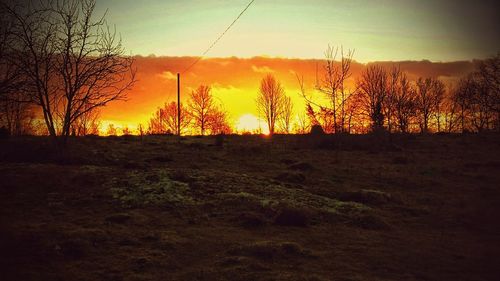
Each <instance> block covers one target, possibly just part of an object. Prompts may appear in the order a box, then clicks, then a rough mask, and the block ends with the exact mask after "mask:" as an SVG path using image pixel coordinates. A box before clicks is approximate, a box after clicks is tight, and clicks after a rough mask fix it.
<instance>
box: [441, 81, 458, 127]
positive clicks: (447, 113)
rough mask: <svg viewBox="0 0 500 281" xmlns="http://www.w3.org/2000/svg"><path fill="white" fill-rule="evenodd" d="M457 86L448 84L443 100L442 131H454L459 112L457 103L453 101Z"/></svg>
mask: <svg viewBox="0 0 500 281" xmlns="http://www.w3.org/2000/svg"><path fill="white" fill-rule="evenodd" d="M457 91H458V88H457V87H456V86H452V85H449V86H448V91H447V95H446V97H445V98H444V100H443V113H442V116H443V122H444V124H443V125H444V131H445V132H447V133H452V132H456V131H457V128H458V125H459V120H460V114H459V108H460V106H459V104H458V103H457V102H456V101H455V99H454V97H455V96H456V95H457Z"/></svg>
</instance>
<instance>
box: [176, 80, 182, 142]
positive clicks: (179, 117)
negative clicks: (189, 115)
mask: <svg viewBox="0 0 500 281" xmlns="http://www.w3.org/2000/svg"><path fill="white" fill-rule="evenodd" d="M177 135H178V136H180V135H181V75H180V74H179V73H177Z"/></svg>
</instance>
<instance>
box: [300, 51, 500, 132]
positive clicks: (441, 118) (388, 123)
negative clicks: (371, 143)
mask: <svg viewBox="0 0 500 281" xmlns="http://www.w3.org/2000/svg"><path fill="white" fill-rule="evenodd" d="M338 54H339V49H338V48H335V49H334V48H332V47H330V46H329V47H328V49H327V51H326V59H325V63H324V66H323V71H322V72H323V73H322V74H323V77H324V78H323V79H317V82H316V89H315V90H316V91H317V92H319V93H321V94H323V95H324V97H326V100H327V101H328V103H320V102H318V101H316V99H314V98H313V96H314V95H313V94H310V93H308V92H307V91H306V89H305V87H304V80H303V78H300V77H298V80H299V86H300V89H301V95H302V97H303V98H304V100H305V101H306V112H307V114H308V117H309V120H310V122H311V124H312V125H321V126H322V127H323V129H324V130H325V132H327V133H368V132H378V131H387V132H390V133H395V132H400V133H410V132H420V133H428V132H448V133H451V132H483V131H497V132H498V131H499V130H500V124H499V122H500V111H499V107H500V94H499V85H500V72H499V69H500V55H497V56H495V57H492V58H489V59H486V60H483V61H481V62H480V63H479V64H478V67H477V69H476V70H475V71H473V72H472V73H470V74H469V75H468V76H466V77H463V78H462V79H461V80H460V81H459V82H458V83H457V84H456V85H448V86H447V85H445V84H444V82H442V81H440V80H439V79H438V78H434V77H425V78H424V77H419V78H418V79H417V80H416V81H410V80H409V79H408V76H407V74H406V73H405V72H404V71H401V69H400V68H399V66H398V65H393V66H391V67H383V66H381V65H378V64H368V65H367V66H366V67H365V69H364V70H363V72H362V74H361V76H360V77H358V79H357V80H356V81H355V83H352V84H353V85H351V87H350V89H349V87H348V86H347V83H346V82H347V80H348V79H349V78H350V77H351V73H350V64H351V62H352V54H353V51H348V52H347V55H346V54H345V53H344V51H343V49H342V48H340V60H339V61H338V62H336V61H335V58H336V57H337V56H338Z"/></svg>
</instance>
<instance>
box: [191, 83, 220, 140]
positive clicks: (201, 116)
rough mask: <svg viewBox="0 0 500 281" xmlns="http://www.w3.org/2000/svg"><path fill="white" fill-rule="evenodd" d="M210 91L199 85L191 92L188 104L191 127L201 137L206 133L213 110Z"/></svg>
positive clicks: (213, 105)
mask: <svg viewBox="0 0 500 281" xmlns="http://www.w3.org/2000/svg"><path fill="white" fill-rule="evenodd" d="M210 91H211V89H210V87H209V86H204V85H201V86H200V87H198V89H196V91H193V92H191V101H190V102H189V108H190V112H191V116H192V118H193V122H194V124H193V125H194V126H195V127H196V128H197V129H198V130H199V131H200V134H201V135H202V136H203V135H205V133H206V130H207V126H208V123H209V122H210V118H209V117H210V114H212V113H213V110H214V108H215V102H214V99H213V96H212V93H211V92H210Z"/></svg>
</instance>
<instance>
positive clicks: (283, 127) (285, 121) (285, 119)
mask: <svg viewBox="0 0 500 281" xmlns="http://www.w3.org/2000/svg"><path fill="white" fill-rule="evenodd" d="M292 118H293V102H292V98H291V97H288V96H285V97H283V112H282V114H281V118H279V122H278V123H279V127H280V131H282V132H283V133H285V134H290V131H291V129H292Z"/></svg>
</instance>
